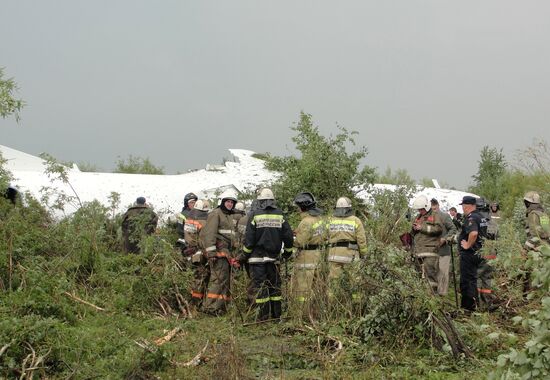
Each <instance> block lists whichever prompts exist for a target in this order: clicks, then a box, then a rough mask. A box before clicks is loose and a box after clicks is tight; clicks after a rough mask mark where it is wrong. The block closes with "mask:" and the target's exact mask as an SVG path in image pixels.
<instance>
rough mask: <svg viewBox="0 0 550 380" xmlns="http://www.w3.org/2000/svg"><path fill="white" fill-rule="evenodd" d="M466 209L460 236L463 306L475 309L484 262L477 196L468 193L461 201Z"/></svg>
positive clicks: (470, 309)
mask: <svg viewBox="0 0 550 380" xmlns="http://www.w3.org/2000/svg"><path fill="white" fill-rule="evenodd" d="M460 205H461V206H462V210H463V211H464V223H463V224H462V229H461V231H460V234H459V236H458V252H459V256H460V294H461V307H462V308H463V309H466V310H469V311H474V310H476V308H477V306H478V304H479V295H478V290H477V271H478V268H479V266H480V264H481V262H482V260H483V259H482V258H481V256H480V255H479V253H478V252H479V251H480V250H481V248H482V245H483V240H482V239H481V237H482V236H481V223H482V220H481V219H482V218H481V215H480V214H479V213H478V212H477V211H476V198H475V197H472V196H469V195H466V196H464V197H463V198H462V202H461V203H460Z"/></svg>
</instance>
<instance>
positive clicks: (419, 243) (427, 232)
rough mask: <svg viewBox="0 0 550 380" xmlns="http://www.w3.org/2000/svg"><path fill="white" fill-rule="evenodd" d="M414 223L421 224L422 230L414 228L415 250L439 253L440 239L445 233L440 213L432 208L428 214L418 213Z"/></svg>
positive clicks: (417, 251)
mask: <svg viewBox="0 0 550 380" xmlns="http://www.w3.org/2000/svg"><path fill="white" fill-rule="evenodd" d="M414 223H416V224H419V225H420V226H421V229H420V230H418V231H417V230H415V229H413V230H412V232H411V233H412V235H413V238H414V244H413V247H414V252H413V253H415V254H418V253H427V252H430V253H437V252H438V250H439V239H440V238H441V234H442V233H443V229H444V225H443V221H442V219H441V216H440V215H439V213H437V212H434V211H433V210H431V209H430V211H428V212H427V213H426V214H424V215H420V214H418V215H417V217H416V219H415V220H414Z"/></svg>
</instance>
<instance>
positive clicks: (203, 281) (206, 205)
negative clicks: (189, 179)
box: [183, 199, 210, 306]
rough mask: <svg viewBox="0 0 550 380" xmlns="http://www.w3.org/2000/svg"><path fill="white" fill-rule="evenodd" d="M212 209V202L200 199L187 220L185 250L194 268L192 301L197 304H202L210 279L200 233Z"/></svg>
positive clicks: (185, 255)
mask: <svg viewBox="0 0 550 380" xmlns="http://www.w3.org/2000/svg"><path fill="white" fill-rule="evenodd" d="M209 211H210V202H208V201H207V200H203V199H199V200H197V201H196V203H195V206H194V208H193V209H192V210H191V212H189V214H188V215H187V218H186V220H185V225H184V227H183V228H184V234H185V241H186V242H187V248H185V250H184V251H183V254H184V257H185V258H188V259H189V260H190V261H191V265H192V268H193V284H192V288H191V301H192V303H193V304H195V305H196V306H200V304H201V302H202V300H203V299H204V296H205V293H206V289H207V287H208V280H209V278H210V268H209V267H208V266H207V265H206V264H207V260H206V257H205V256H204V254H203V247H202V246H201V243H200V239H199V235H200V231H201V230H202V228H203V227H204V225H205V223H206V220H207V218H208V212H209Z"/></svg>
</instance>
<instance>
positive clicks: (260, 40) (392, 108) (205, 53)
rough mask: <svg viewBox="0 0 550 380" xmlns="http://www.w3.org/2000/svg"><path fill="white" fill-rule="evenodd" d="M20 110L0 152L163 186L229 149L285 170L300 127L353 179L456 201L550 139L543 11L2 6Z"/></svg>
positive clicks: (520, 4)
mask: <svg viewBox="0 0 550 380" xmlns="http://www.w3.org/2000/svg"><path fill="white" fill-rule="evenodd" d="M0 12H1V14H2V21H1V22H0V67H4V68H5V75H6V76H8V77H14V78H15V80H16V81H17V83H18V85H19V87H20V90H19V93H18V95H19V96H20V97H22V98H23V99H24V100H25V101H26V102H27V106H26V107H25V108H24V110H23V112H22V114H21V116H22V120H21V121H20V123H19V124H17V123H16V122H15V120H14V119H13V118H9V119H0V125H1V127H0V133H1V134H0V144H2V145H7V146H9V147H11V148H14V149H19V150H22V151H25V152H27V153H31V154H38V153H40V152H44V151H45V152H48V153H50V154H52V155H54V156H55V157H57V158H59V159H62V160H70V161H75V162H87V163H91V164H94V165H96V166H98V167H100V168H103V169H106V170H111V169H112V168H113V167H114V166H115V163H116V161H117V159H118V157H122V158H126V157H128V155H130V154H132V155H135V156H141V157H149V158H150V159H151V161H152V162H153V163H154V164H156V165H158V166H163V167H164V169H165V171H167V172H169V173H170V172H171V173H175V172H178V171H185V170H187V169H191V168H202V167H204V165H205V164H206V163H219V162H221V160H222V158H223V157H227V156H228V152H227V149H228V148H243V149H250V150H254V151H258V152H270V153H272V154H275V155H287V154H290V153H293V149H292V148H293V144H292V142H291V137H292V135H293V131H291V130H290V126H292V124H293V123H294V122H296V121H297V120H298V117H299V113H300V111H301V110H304V111H305V112H307V113H310V114H312V115H313V117H314V121H315V123H316V124H317V125H318V126H319V128H320V130H321V132H322V133H323V134H326V135H328V134H330V133H337V130H336V127H335V126H336V124H337V123H338V124H340V125H342V126H344V127H346V128H348V129H350V130H356V131H358V132H359V136H358V137H357V138H356V141H357V143H358V144H360V145H365V146H366V147H367V148H368V150H369V155H368V157H367V160H366V164H368V165H370V166H374V167H377V168H378V170H379V171H381V172H383V171H384V170H385V169H386V168H387V167H391V168H392V169H394V170H395V169H406V170H407V171H408V172H409V173H410V174H411V175H412V176H413V177H415V178H417V179H420V178H423V177H430V178H432V177H433V178H438V179H439V180H440V182H445V183H448V184H450V185H451V186H456V187H459V188H460V187H465V186H467V185H468V184H469V183H470V182H471V176H472V175H473V174H475V172H476V171H477V164H478V160H479V152H480V150H481V148H482V147H483V146H484V145H489V146H490V147H495V148H499V149H500V148H503V149H504V153H505V154H506V156H507V157H509V158H511V157H512V155H513V154H514V152H516V150H518V149H524V148H526V147H527V146H529V144H531V143H532V141H533V138H542V139H544V140H546V141H548V140H549V138H548V137H549V136H550V133H549V132H548V131H549V130H550V128H549V126H550V2H549V1H547V0H541V1H512V0H509V1H506V0H494V1H444V0H433V1H413V0H402V1H386V0H378V1H367V0H361V1H319V0H314V1H299V0H293V1H281V0H279V1H269V2H268V1H258V0H250V1H239V0H232V1H182V0H177V1H176V0H175V1H136V0H131V1H130V0H127V1H122V0H120V1H112V0H110V1H98V0H94V1H75V0H70V1H68V0H67V1H25V0H18V1H8V0H0Z"/></svg>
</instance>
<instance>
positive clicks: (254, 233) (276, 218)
mask: <svg viewBox="0 0 550 380" xmlns="http://www.w3.org/2000/svg"><path fill="white" fill-rule="evenodd" d="M283 243H284V245H285V251H287V252H290V251H291V250H292V243H293V236H292V229H291V228H290V225H289V224H288V222H287V221H286V220H285V219H284V217H283V212H282V211H281V210H279V209H278V208H277V207H276V206H275V205H274V204H272V203H264V204H261V205H259V207H258V208H257V209H256V210H254V211H252V212H251V213H250V216H249V218H248V224H247V226H246V232H245V238H244V249H243V250H244V252H245V253H247V254H250V259H249V263H251V264H252V263H254V262H257V263H260V262H262V260H259V259H260V258H263V259H264V258H265V260H263V261H273V260H275V259H277V258H278V257H279V253H280V251H281V247H282V244H283Z"/></svg>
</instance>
